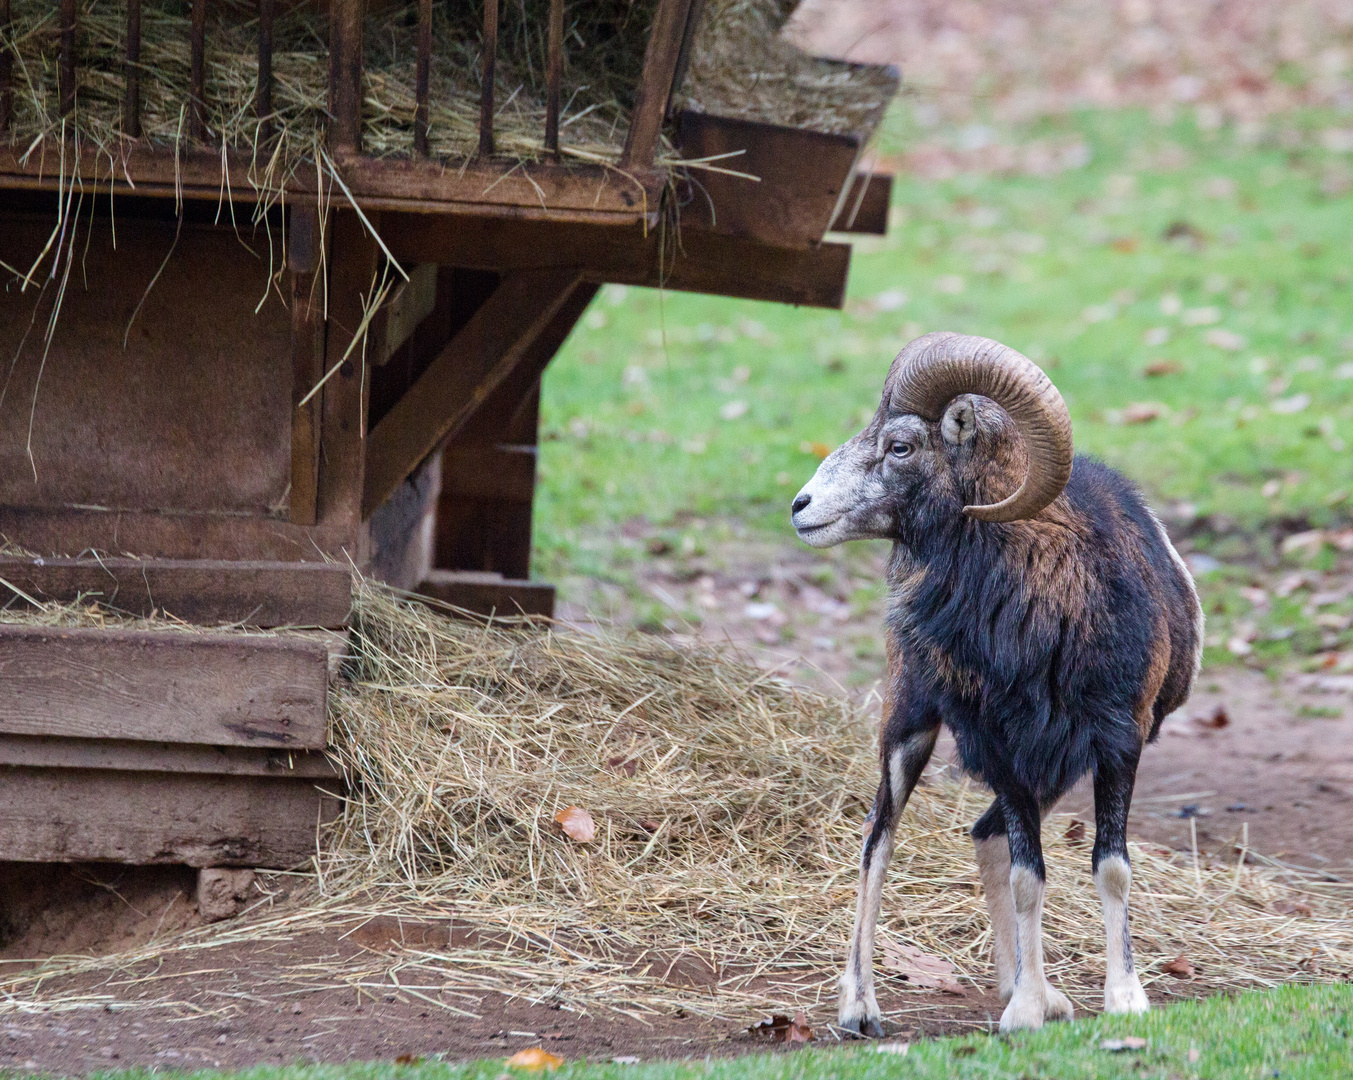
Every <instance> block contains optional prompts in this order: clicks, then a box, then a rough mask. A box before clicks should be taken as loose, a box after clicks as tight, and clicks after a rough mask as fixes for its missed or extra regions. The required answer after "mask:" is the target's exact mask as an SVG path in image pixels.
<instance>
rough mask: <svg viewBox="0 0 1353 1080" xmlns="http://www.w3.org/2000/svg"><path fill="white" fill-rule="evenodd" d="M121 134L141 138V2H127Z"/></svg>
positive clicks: (133, 0)
mask: <svg viewBox="0 0 1353 1080" xmlns="http://www.w3.org/2000/svg"><path fill="white" fill-rule="evenodd" d="M122 133H123V134H124V135H126V136H127V137H128V138H129V139H139V138H140V137H141V0H127V53H126V60H125V61H124V62H123V65H122Z"/></svg>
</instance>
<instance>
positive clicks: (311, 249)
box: [287, 206, 325, 525]
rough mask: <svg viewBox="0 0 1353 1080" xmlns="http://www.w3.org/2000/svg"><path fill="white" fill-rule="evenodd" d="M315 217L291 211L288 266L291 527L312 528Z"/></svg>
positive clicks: (316, 433) (318, 330) (319, 337)
mask: <svg viewBox="0 0 1353 1080" xmlns="http://www.w3.org/2000/svg"><path fill="white" fill-rule="evenodd" d="M319 246H320V229H319V216H318V214H317V213H316V211H315V208H314V207H313V206H298V207H294V208H293V209H292V211H291V222H290V231H289V233H288V237H287V262H288V266H289V269H290V270H291V495H290V506H289V516H290V518H291V521H292V523H293V524H296V525H313V524H315V522H316V521H317V520H318V513H319V440H320V407H321V405H322V404H323V401H324V399H323V397H322V396H321V395H319V394H316V395H315V396H314V397H312V398H311V399H310V400H309V401H306V402H305V403H304V404H302V401H303V399H304V398H305V395H306V394H308V393H309V392H310V389H311V387H313V386H315V384H316V383H318V382H319V380H320V377H321V376H322V375H323V374H324V345H325V327H324V313H323V296H322V294H321V290H322V289H323V283H322V282H321V281H319V280H318V279H317V277H316V271H317V270H318V269H319V263H320V251H319Z"/></svg>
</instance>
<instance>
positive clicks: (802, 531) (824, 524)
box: [794, 517, 841, 536]
mask: <svg viewBox="0 0 1353 1080" xmlns="http://www.w3.org/2000/svg"><path fill="white" fill-rule="evenodd" d="M840 520H841V519H840V518H839V517H834V518H832V519H831V520H830V521H820V522H818V523H817V524H816V525H800V524H798V523H797V522H795V523H794V531H795V532H796V533H798V534H799V535H800V536H806V535H808V534H809V533H815V532H821V531H822V530H823V529H826V528H828V527H830V526H832V525H835V524H836V523H837V522H838V521H840Z"/></svg>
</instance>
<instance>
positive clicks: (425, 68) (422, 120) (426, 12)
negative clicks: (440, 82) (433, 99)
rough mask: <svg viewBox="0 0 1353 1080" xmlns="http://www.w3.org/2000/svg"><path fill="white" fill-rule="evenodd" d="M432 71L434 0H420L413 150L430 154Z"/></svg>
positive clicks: (424, 154) (421, 153)
mask: <svg viewBox="0 0 1353 1080" xmlns="http://www.w3.org/2000/svg"><path fill="white" fill-rule="evenodd" d="M431 72H432V0H418V58H417V67H416V68H415V72H414V98H415V105H414V112H413V152H414V153H415V154H419V155H421V156H423V157H427V156H428V79H429V78H430V76H431Z"/></svg>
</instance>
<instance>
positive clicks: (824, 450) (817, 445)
mask: <svg viewBox="0 0 1353 1080" xmlns="http://www.w3.org/2000/svg"><path fill="white" fill-rule="evenodd" d="M799 449H800V450H802V451H803V452H804V453H805V454H812V455H813V457H815V458H824V457H826V456H827V455H828V454H830V453H831V452H832V448H831V447H830V446H828V445H827V444H826V443H823V442H807V441H805V442H801V443H799Z"/></svg>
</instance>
